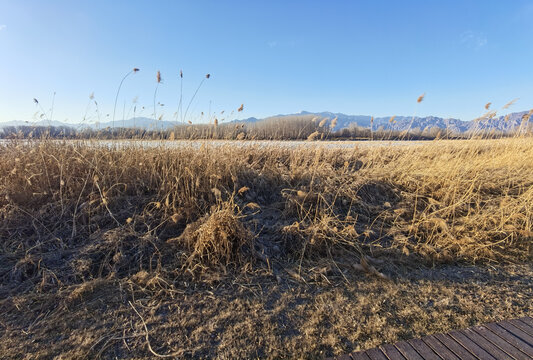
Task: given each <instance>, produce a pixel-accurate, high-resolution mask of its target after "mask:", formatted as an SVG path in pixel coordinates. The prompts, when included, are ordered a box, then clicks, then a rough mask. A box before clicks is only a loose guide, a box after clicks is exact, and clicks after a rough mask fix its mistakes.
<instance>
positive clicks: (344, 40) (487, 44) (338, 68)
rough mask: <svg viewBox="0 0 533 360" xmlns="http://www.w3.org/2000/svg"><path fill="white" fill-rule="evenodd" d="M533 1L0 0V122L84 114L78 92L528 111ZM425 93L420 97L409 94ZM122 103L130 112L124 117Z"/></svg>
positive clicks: (105, 106) (103, 103)
mask: <svg viewBox="0 0 533 360" xmlns="http://www.w3.org/2000/svg"><path fill="white" fill-rule="evenodd" d="M532 55H533V0H509V1H501V0H484V1H474V0H442V1H436V0H420V1H408V0H404V1H384V0H372V1H371V0H367V1H356V0H353V1H325V0H324V1H311V0H307V1H303V0H302V1H296V0H284V1H277V0H269V1H254V0H246V1H222V0H219V1H201V0H196V1H125V0H104V1H100V0H91V1H73V0H63V1H61V0H47V1H45V0H41V1H33V0H0V121H9V120H14V119H18V120H32V117H33V116H34V113H35V112H36V111H37V110H38V109H37V108H36V105H35V104H34V103H33V98H37V99H39V101H40V103H41V105H42V106H43V108H44V109H45V110H48V109H50V107H51V105H52V98H53V93H54V92H55V93H56V96H55V104H54V113H53V120H59V121H69V122H79V121H81V119H82V118H83V116H84V114H85V113H86V111H88V113H89V114H88V117H89V118H92V119H93V120H94V114H93V113H94V107H93V106H91V107H89V110H87V105H88V103H89V95H90V94H91V93H93V92H94V96H95V100H97V101H98V104H99V107H100V111H101V113H102V114H106V113H112V112H113V104H114V100H115V94H116V90H117V87H118V84H119V82H120V80H121V78H122V77H123V76H124V75H125V74H126V73H127V72H128V71H129V70H130V69H132V68H133V67H138V68H140V71H139V73H137V74H134V75H131V76H130V77H128V78H127V79H126V81H125V82H124V85H123V87H122V90H121V93H120V96H119V100H118V104H119V105H118V110H117V119H120V118H122V112H123V109H124V108H126V113H127V112H128V109H130V108H131V106H132V102H133V100H134V98H137V104H138V105H137V106H138V107H139V108H140V107H141V106H145V107H146V109H145V111H144V113H143V114H142V115H146V116H149V115H150V114H151V113H153V94H154V90H155V87H156V72H157V70H160V71H161V75H162V78H163V82H162V83H161V84H160V86H159V89H158V95H157V101H158V102H161V103H163V104H165V106H164V107H159V109H158V116H159V115H160V114H164V117H163V119H166V120H170V119H171V118H172V114H173V113H174V112H175V111H176V109H177V104H178V98H179V94H180V80H179V71H180V69H183V73H184V78H183V96H184V101H185V103H188V101H189V99H190V98H191V96H192V94H193V93H194V91H195V89H196V87H197V86H198V84H199V83H200V81H201V80H202V79H203V77H204V76H205V74H207V73H210V74H211V75H212V76H211V78H210V79H208V80H206V81H205V83H204V84H203V85H202V88H201V89H200V91H199V92H198V95H197V97H196V98H195V101H194V102H193V104H192V106H191V111H192V114H193V115H194V116H195V117H196V116H198V114H199V113H200V112H201V111H205V112H206V113H207V112H208V111H209V109H211V111H212V112H215V111H218V112H220V111H221V110H226V112H230V111H231V110H235V109H237V108H238V107H239V106H240V105H241V103H243V104H244V107H245V111H244V112H243V113H239V114H238V117H239V118H244V117H249V116H256V117H265V116H268V115H274V114H280V113H293V112H299V111H301V110H307V111H333V112H343V113H347V114H362V115H375V116H388V115H412V114H413V113H416V114H417V115H436V116H442V117H455V118H460V119H463V120H469V119H472V118H474V117H477V116H479V115H481V114H482V113H483V111H484V109H483V106H484V105H485V104H486V103H487V102H492V103H493V104H494V105H493V106H494V107H496V108H497V107H501V106H502V105H504V104H505V103H506V102H508V101H510V100H512V99H514V98H520V100H518V102H517V103H516V104H515V105H513V107H512V108H511V110H514V111H520V110H526V109H530V108H532V107H533V66H532V65H531V64H532V63H533V56H532ZM422 93H426V94H427V95H426V98H425V99H424V101H423V102H422V103H421V104H419V105H417V103H416V99H417V97H418V96H419V95H421V94H422ZM138 111H139V110H138ZM131 115H132V113H131V112H130V117H131Z"/></svg>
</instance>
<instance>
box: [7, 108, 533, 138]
mask: <svg viewBox="0 0 533 360" xmlns="http://www.w3.org/2000/svg"><path fill="white" fill-rule="evenodd" d="M526 114H528V112H527V111H522V112H515V113H511V114H508V115H507V116H497V117H493V118H492V119H476V120H470V121H463V120H459V119H453V118H449V119H444V118H440V117H436V116H425V117H418V116H416V117H412V116H395V117H394V119H393V120H392V121H391V117H390V116H387V117H377V118H374V122H373V125H372V127H373V129H374V130H377V129H379V128H382V129H384V130H399V131H402V130H406V129H419V130H421V131H423V130H424V129H430V128H434V127H437V128H441V129H446V128H447V129H449V130H450V131H453V132H458V133H463V132H467V131H469V130H473V129H479V130H483V129H495V130H500V131H509V130H512V129H516V128H518V127H520V124H521V122H522V118H523V116H524V115H526ZM309 115H312V116H317V117H319V118H329V119H333V118H337V125H336V126H335V128H334V130H341V129H344V128H348V127H351V126H359V127H363V128H370V126H371V117H370V116H369V115H346V114H342V113H332V112H320V113H312V112H308V111H302V112H300V113H297V114H284V115H276V116H274V117H275V118H284V117H287V118H291V117H293V118H294V117H298V116H309ZM271 118H272V117H271ZM266 119H269V118H265V119H258V118H255V117H251V118H247V119H242V120H234V121H232V122H238V123H255V122H258V121H261V120H266ZM178 124H179V123H176V122H173V121H159V120H155V119H151V118H146V117H138V118H135V119H129V120H116V121H115V123H114V126H115V127H117V128H118V127H125V128H142V129H145V130H159V129H163V130H167V129H170V128H172V127H174V126H176V125H178ZM50 125H51V126H56V127H60V126H65V127H71V128H75V129H86V128H91V129H97V128H98V129H105V128H107V127H112V126H113V122H105V123H100V124H99V125H96V124H94V123H91V124H89V123H85V124H84V123H79V124H67V123H62V122H59V121H51V122H48V121H46V120H44V121H38V122H27V121H16V120H15V121H9V122H5V123H0V128H3V127H7V126H50Z"/></svg>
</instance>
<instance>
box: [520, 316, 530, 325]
mask: <svg viewBox="0 0 533 360" xmlns="http://www.w3.org/2000/svg"><path fill="white" fill-rule="evenodd" d="M518 320H520V321H522V322H525V323H526V324H528V325H529V326H533V318H531V317H529V316H525V317H523V318H520V319H518Z"/></svg>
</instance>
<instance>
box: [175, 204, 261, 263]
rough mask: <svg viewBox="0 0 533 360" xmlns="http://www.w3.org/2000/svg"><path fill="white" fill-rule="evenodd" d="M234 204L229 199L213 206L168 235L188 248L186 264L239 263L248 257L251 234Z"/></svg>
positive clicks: (251, 246) (250, 246)
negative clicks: (179, 231)
mask: <svg viewBox="0 0 533 360" xmlns="http://www.w3.org/2000/svg"><path fill="white" fill-rule="evenodd" d="M242 217H243V215H242V214H240V212H239V210H238V209H237V207H236V206H235V205H234V204H233V203H231V202H225V203H223V204H221V205H218V206H215V207H214V208H213V209H212V210H211V212H210V213H208V214H206V215H205V216H204V217H202V218H200V219H198V220H197V221H195V222H193V223H190V224H189V225H187V227H186V228H185V230H184V231H183V234H181V235H180V236H179V237H178V238H175V239H170V240H169V242H170V243H180V244H183V245H185V247H186V248H188V249H189V252H190V255H189V257H188V259H187V264H188V265H189V266H191V265H192V266H193V265H194V264H195V263H197V262H199V263H202V264H207V265H224V266H228V265H231V264H233V265H242V264H243V263H245V262H247V261H249V260H250V257H249V255H250V254H251V251H252V249H253V235H252V233H251V232H250V231H249V230H247V229H246V228H245V227H244V225H243V223H242V221H241V219H242Z"/></svg>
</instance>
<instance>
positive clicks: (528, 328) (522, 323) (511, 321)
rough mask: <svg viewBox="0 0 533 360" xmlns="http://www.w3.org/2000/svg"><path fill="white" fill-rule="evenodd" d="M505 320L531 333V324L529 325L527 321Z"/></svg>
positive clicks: (532, 332) (532, 330) (532, 327)
mask: <svg viewBox="0 0 533 360" xmlns="http://www.w3.org/2000/svg"><path fill="white" fill-rule="evenodd" d="M507 322H509V323H511V324H513V325H514V326H516V327H517V328H519V329H520V330H522V331H523V332H525V333H526V334H528V335H533V326H529V325H528V324H527V323H525V322H523V321H520V320H518V319H514V320H508V321H507Z"/></svg>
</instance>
